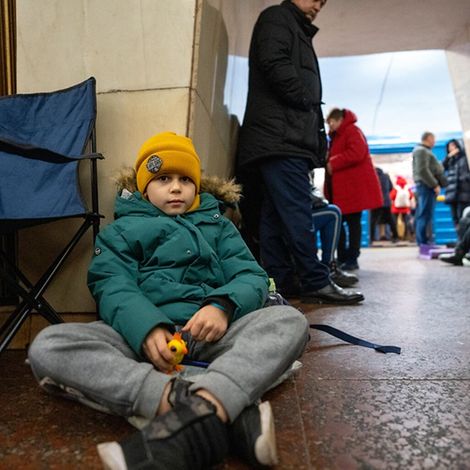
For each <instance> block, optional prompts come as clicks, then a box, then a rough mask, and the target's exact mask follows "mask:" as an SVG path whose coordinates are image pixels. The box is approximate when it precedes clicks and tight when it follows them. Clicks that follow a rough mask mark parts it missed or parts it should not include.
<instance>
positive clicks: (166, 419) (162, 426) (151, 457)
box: [98, 395, 228, 470]
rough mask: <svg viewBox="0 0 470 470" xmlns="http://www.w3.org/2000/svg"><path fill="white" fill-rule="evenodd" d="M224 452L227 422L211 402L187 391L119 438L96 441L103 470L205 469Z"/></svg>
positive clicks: (225, 452)
mask: <svg viewBox="0 0 470 470" xmlns="http://www.w3.org/2000/svg"><path fill="white" fill-rule="evenodd" d="M227 453H228V432H227V425H226V424H224V423H223V422H222V421H221V420H220V419H219V418H218V417H217V415H216V410H215V406H214V405H213V404H212V403H210V402H209V401H207V400H205V399H204V398H202V397H200V396H198V395H190V396H188V397H187V398H185V399H184V401H182V402H180V403H177V404H176V406H175V407H174V408H173V409H172V410H170V411H169V412H168V413H165V414H164V415H161V416H157V417H156V418H155V419H153V420H152V421H151V422H150V423H149V424H148V425H147V426H146V427H144V428H143V429H142V430H141V431H138V432H136V433H134V434H132V435H131V436H130V437H129V438H127V439H124V440H123V441H121V442H119V443H118V442H106V443H103V444H99V445H98V454H99V456H100V458H101V461H102V463H103V466H104V468H105V469H106V470H137V469H138V470H151V469H152V470H153V469H162V470H167V469H168V470H176V469H178V470H185V469H188V470H189V469H191V470H193V469H200V470H206V469H208V468H210V467H211V466H213V465H216V464H218V463H221V462H222V461H223V460H224V458H225V457H226V455H227Z"/></svg>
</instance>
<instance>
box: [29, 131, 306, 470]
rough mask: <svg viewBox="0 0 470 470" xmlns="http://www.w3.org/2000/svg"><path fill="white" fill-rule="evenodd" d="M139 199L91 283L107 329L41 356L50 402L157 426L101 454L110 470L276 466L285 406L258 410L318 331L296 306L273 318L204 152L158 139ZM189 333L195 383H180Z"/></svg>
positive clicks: (259, 273) (48, 341) (122, 198)
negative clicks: (204, 170)
mask: <svg viewBox="0 0 470 470" xmlns="http://www.w3.org/2000/svg"><path fill="white" fill-rule="evenodd" d="M135 178H136V181H134V183H136V186H137V189H138V191H134V189H135V188H133V187H132V185H131V187H130V188H129V189H128V190H126V189H125V190H123V191H122V192H121V193H120V194H118V196H117V198H116V207H115V218H116V220H115V221H114V222H113V223H111V224H109V225H108V226H107V227H106V228H105V229H104V230H102V231H101V233H100V234H99V236H98V238H97V240H96V245H95V252H94V258H93V260H92V262H91V265H90V269H89V275H88V284H89V287H90V290H91V292H92V294H93V296H94V297H95V299H96V301H97V304H98V308H99V314H100V318H101V321H97V322H93V323H88V324H87V323H75V324H74V323H68V324H60V325H52V326H49V327H48V328H46V329H44V330H43V331H41V333H40V334H39V335H38V336H37V337H36V339H35V341H34V342H33V344H32V345H31V347H30V350H29V359H30V363H31V366H32V369H33V372H34V374H35V376H36V377H37V379H38V380H39V382H40V384H41V385H42V386H43V387H44V388H46V390H48V391H52V392H56V393H57V392H60V393H62V394H66V395H67V396H69V397H71V398H74V399H77V400H79V401H82V402H83V403H86V404H88V405H90V406H93V407H95V408H99V409H101V410H104V411H107V412H111V413H115V414H119V415H122V416H124V417H127V418H129V417H135V416H139V417H145V418H148V419H150V420H151V421H150V423H149V424H148V425H147V426H145V427H144V428H143V429H142V430H140V431H137V432H136V433H135V434H133V435H131V436H130V437H129V438H127V439H125V440H123V441H122V442H119V443H117V442H111V443H104V444H100V445H99V446H98V452H99V455H100V457H101V460H102V461H103V464H104V465H105V467H106V468H108V469H120V470H122V469H135V468H139V469H144V468H145V469H153V468H159V469H160V468H165V469H166V468H171V469H189V468H191V469H196V468H197V469H207V468H209V467H210V466H211V465H214V464H216V463H219V462H221V461H222V460H223V459H224V458H225V456H226V455H227V453H228V451H229V449H230V450H232V451H233V452H235V453H236V454H237V455H239V456H241V457H243V458H245V459H246V460H247V461H248V463H249V464H250V465H251V466H252V467H255V466H260V465H263V466H270V465H273V464H275V463H276V461H277V454H276V444H275V436H274V427H273V417H272V412H271V407H270V405H269V403H268V402H264V403H261V404H260V405H257V404H255V403H256V402H257V401H258V400H259V398H260V397H261V396H262V395H263V393H264V392H266V391H267V390H268V389H269V388H270V387H272V385H273V384H274V382H276V381H277V380H278V379H279V378H280V377H281V376H282V374H283V373H284V372H286V370H288V369H289V367H290V366H291V365H292V363H293V362H294V361H295V359H296V358H297V357H299V356H300V354H301V353H302V351H303V349H304V347H305V344H306V342H307V340H308V323H307V321H306V319H305V318H304V317H303V315H302V314H301V313H300V312H299V311H298V310H296V309H295V308H293V307H290V306H285V305H279V306H271V307H267V308H263V306H264V304H265V302H266V299H267V294H268V278H267V275H266V273H265V272H264V271H263V270H262V269H261V267H260V266H259V265H258V264H257V262H256V261H255V260H254V258H253V256H252V255H251V253H250V252H249V250H248V249H247V247H246V245H245V244H244V242H243V241H242V238H241V236H240V235H239V233H238V231H237V229H236V228H235V227H234V225H233V224H232V223H231V222H230V221H229V220H228V219H226V218H225V217H223V216H222V214H221V210H220V203H219V201H217V200H216V199H215V198H214V197H213V196H212V195H211V194H208V193H201V194H200V184H201V168H200V160H199V157H198V155H197V154H196V151H195V149H194V147H193V144H192V142H191V140H190V139H189V138H187V137H184V136H179V135H176V134H174V133H171V132H164V133H160V134H157V135H155V136H154V137H152V138H150V139H149V140H147V141H146V142H145V143H144V144H143V146H142V148H141V149H140V151H139V154H138V157H137V161H136V164H135ZM175 330H177V331H180V332H181V333H182V335H183V338H184V339H185V340H186V341H187V348H188V351H189V356H190V357H191V359H193V360H199V361H207V362H209V363H210V365H209V367H208V369H207V370H206V373H204V374H201V375H199V376H197V378H195V379H194V381H192V382H191V381H188V380H184V379H182V378H181V377H179V376H178V375H176V376H175V375H171V374H169V372H170V371H172V369H173V363H172V360H173V352H172V351H171V350H170V349H169V348H168V346H167V343H168V342H169V341H170V340H171V338H172V333H173V332H175Z"/></svg>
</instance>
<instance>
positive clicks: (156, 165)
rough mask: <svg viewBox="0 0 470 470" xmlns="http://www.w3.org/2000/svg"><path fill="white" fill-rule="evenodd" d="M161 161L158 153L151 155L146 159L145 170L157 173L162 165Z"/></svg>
mask: <svg viewBox="0 0 470 470" xmlns="http://www.w3.org/2000/svg"><path fill="white" fill-rule="evenodd" d="M162 164H163V161H162V159H161V158H160V157H159V156H158V155H152V156H151V157H150V158H149V159H148V160H147V170H148V171H150V173H158V170H160V168H161V167H162Z"/></svg>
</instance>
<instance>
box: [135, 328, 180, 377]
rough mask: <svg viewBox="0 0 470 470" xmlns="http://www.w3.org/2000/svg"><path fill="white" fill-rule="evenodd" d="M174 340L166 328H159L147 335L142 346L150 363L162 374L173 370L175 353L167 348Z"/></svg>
mask: <svg viewBox="0 0 470 470" xmlns="http://www.w3.org/2000/svg"><path fill="white" fill-rule="evenodd" d="M172 338H173V335H172V334H171V333H170V332H169V331H168V330H167V329H166V328H163V327H161V326H157V327H156V328H154V329H153V330H152V331H151V332H150V333H149V334H148V335H147V337H146V338H145V340H144V344H143V346H142V349H143V350H144V353H145V355H146V356H147V357H148V358H149V360H150V362H152V364H153V365H154V366H155V367H156V368H157V369H158V370H160V371H162V372H169V371H171V370H172V369H173V365H172V363H171V360H172V358H173V353H172V352H171V351H170V349H169V348H168V346H167V344H168V341H171V339H172Z"/></svg>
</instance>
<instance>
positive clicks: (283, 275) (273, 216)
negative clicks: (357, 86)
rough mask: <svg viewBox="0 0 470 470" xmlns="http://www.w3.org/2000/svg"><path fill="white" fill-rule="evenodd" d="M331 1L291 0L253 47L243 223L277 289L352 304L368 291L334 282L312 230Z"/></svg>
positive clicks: (257, 32) (271, 15)
mask: <svg viewBox="0 0 470 470" xmlns="http://www.w3.org/2000/svg"><path fill="white" fill-rule="evenodd" d="M326 1H327V0H284V1H283V2H282V3H281V5H276V6H272V7H269V8H267V9H266V10H264V11H263V12H262V13H261V14H260V16H259V18H258V21H257V22H256V25H255V28H254V31H253V36H252V39H251V45H250V54H249V68H250V73H249V86H248V99H247V106H246V111H245V118H244V121H243V126H242V128H241V130H240V138H239V148H238V171H237V176H238V179H239V181H240V183H242V185H243V187H244V196H245V199H244V202H243V203H242V205H241V210H242V215H243V216H244V221H245V227H244V229H245V231H248V232H251V233H250V234H248V238H250V237H253V236H254V237H255V238H256V237H257V236H259V248H260V253H259V255H260V258H261V262H262V264H263V266H264V268H265V269H266V270H267V272H268V274H269V275H270V276H271V277H273V278H274V280H275V282H276V286H277V288H278V290H279V291H280V292H281V293H282V294H284V295H285V296H286V297H292V296H300V298H301V299H302V300H304V301H310V302H320V303H321V302H325V303H336V304H352V303H357V302H359V301H362V300H363V299H364V297H363V295H362V294H361V293H360V292H350V291H346V290H343V289H342V288H340V287H339V286H337V285H336V284H335V283H334V282H333V281H332V280H331V278H330V270H329V267H328V266H326V265H324V264H322V263H321V262H320V261H319V260H318V258H317V256H316V254H315V250H314V246H315V238H314V233H313V230H312V203H311V186H310V181H309V177H308V173H309V171H310V170H312V169H313V168H318V167H322V166H324V164H325V153H326V134H325V130H324V119H323V115H322V111H321V97H322V88H321V80H320V71H319V67H318V60H317V56H316V54H315V51H314V49H313V46H312V39H313V36H314V35H315V33H316V32H317V30H318V29H317V28H316V27H315V26H314V25H313V24H312V21H313V20H314V19H315V18H316V16H317V14H318V13H319V12H320V9H321V8H322V7H323V6H324V4H325V3H326ZM260 183H262V185H263V190H262V194H259V189H258V188H259V185H260ZM256 209H259V211H260V212H261V214H260V220H259V226H258V214H259V212H258V213H257V210H256ZM258 228H259V232H258ZM245 236H247V234H246V233H245ZM248 241H250V240H248ZM249 245H252V244H250V243H249Z"/></svg>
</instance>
